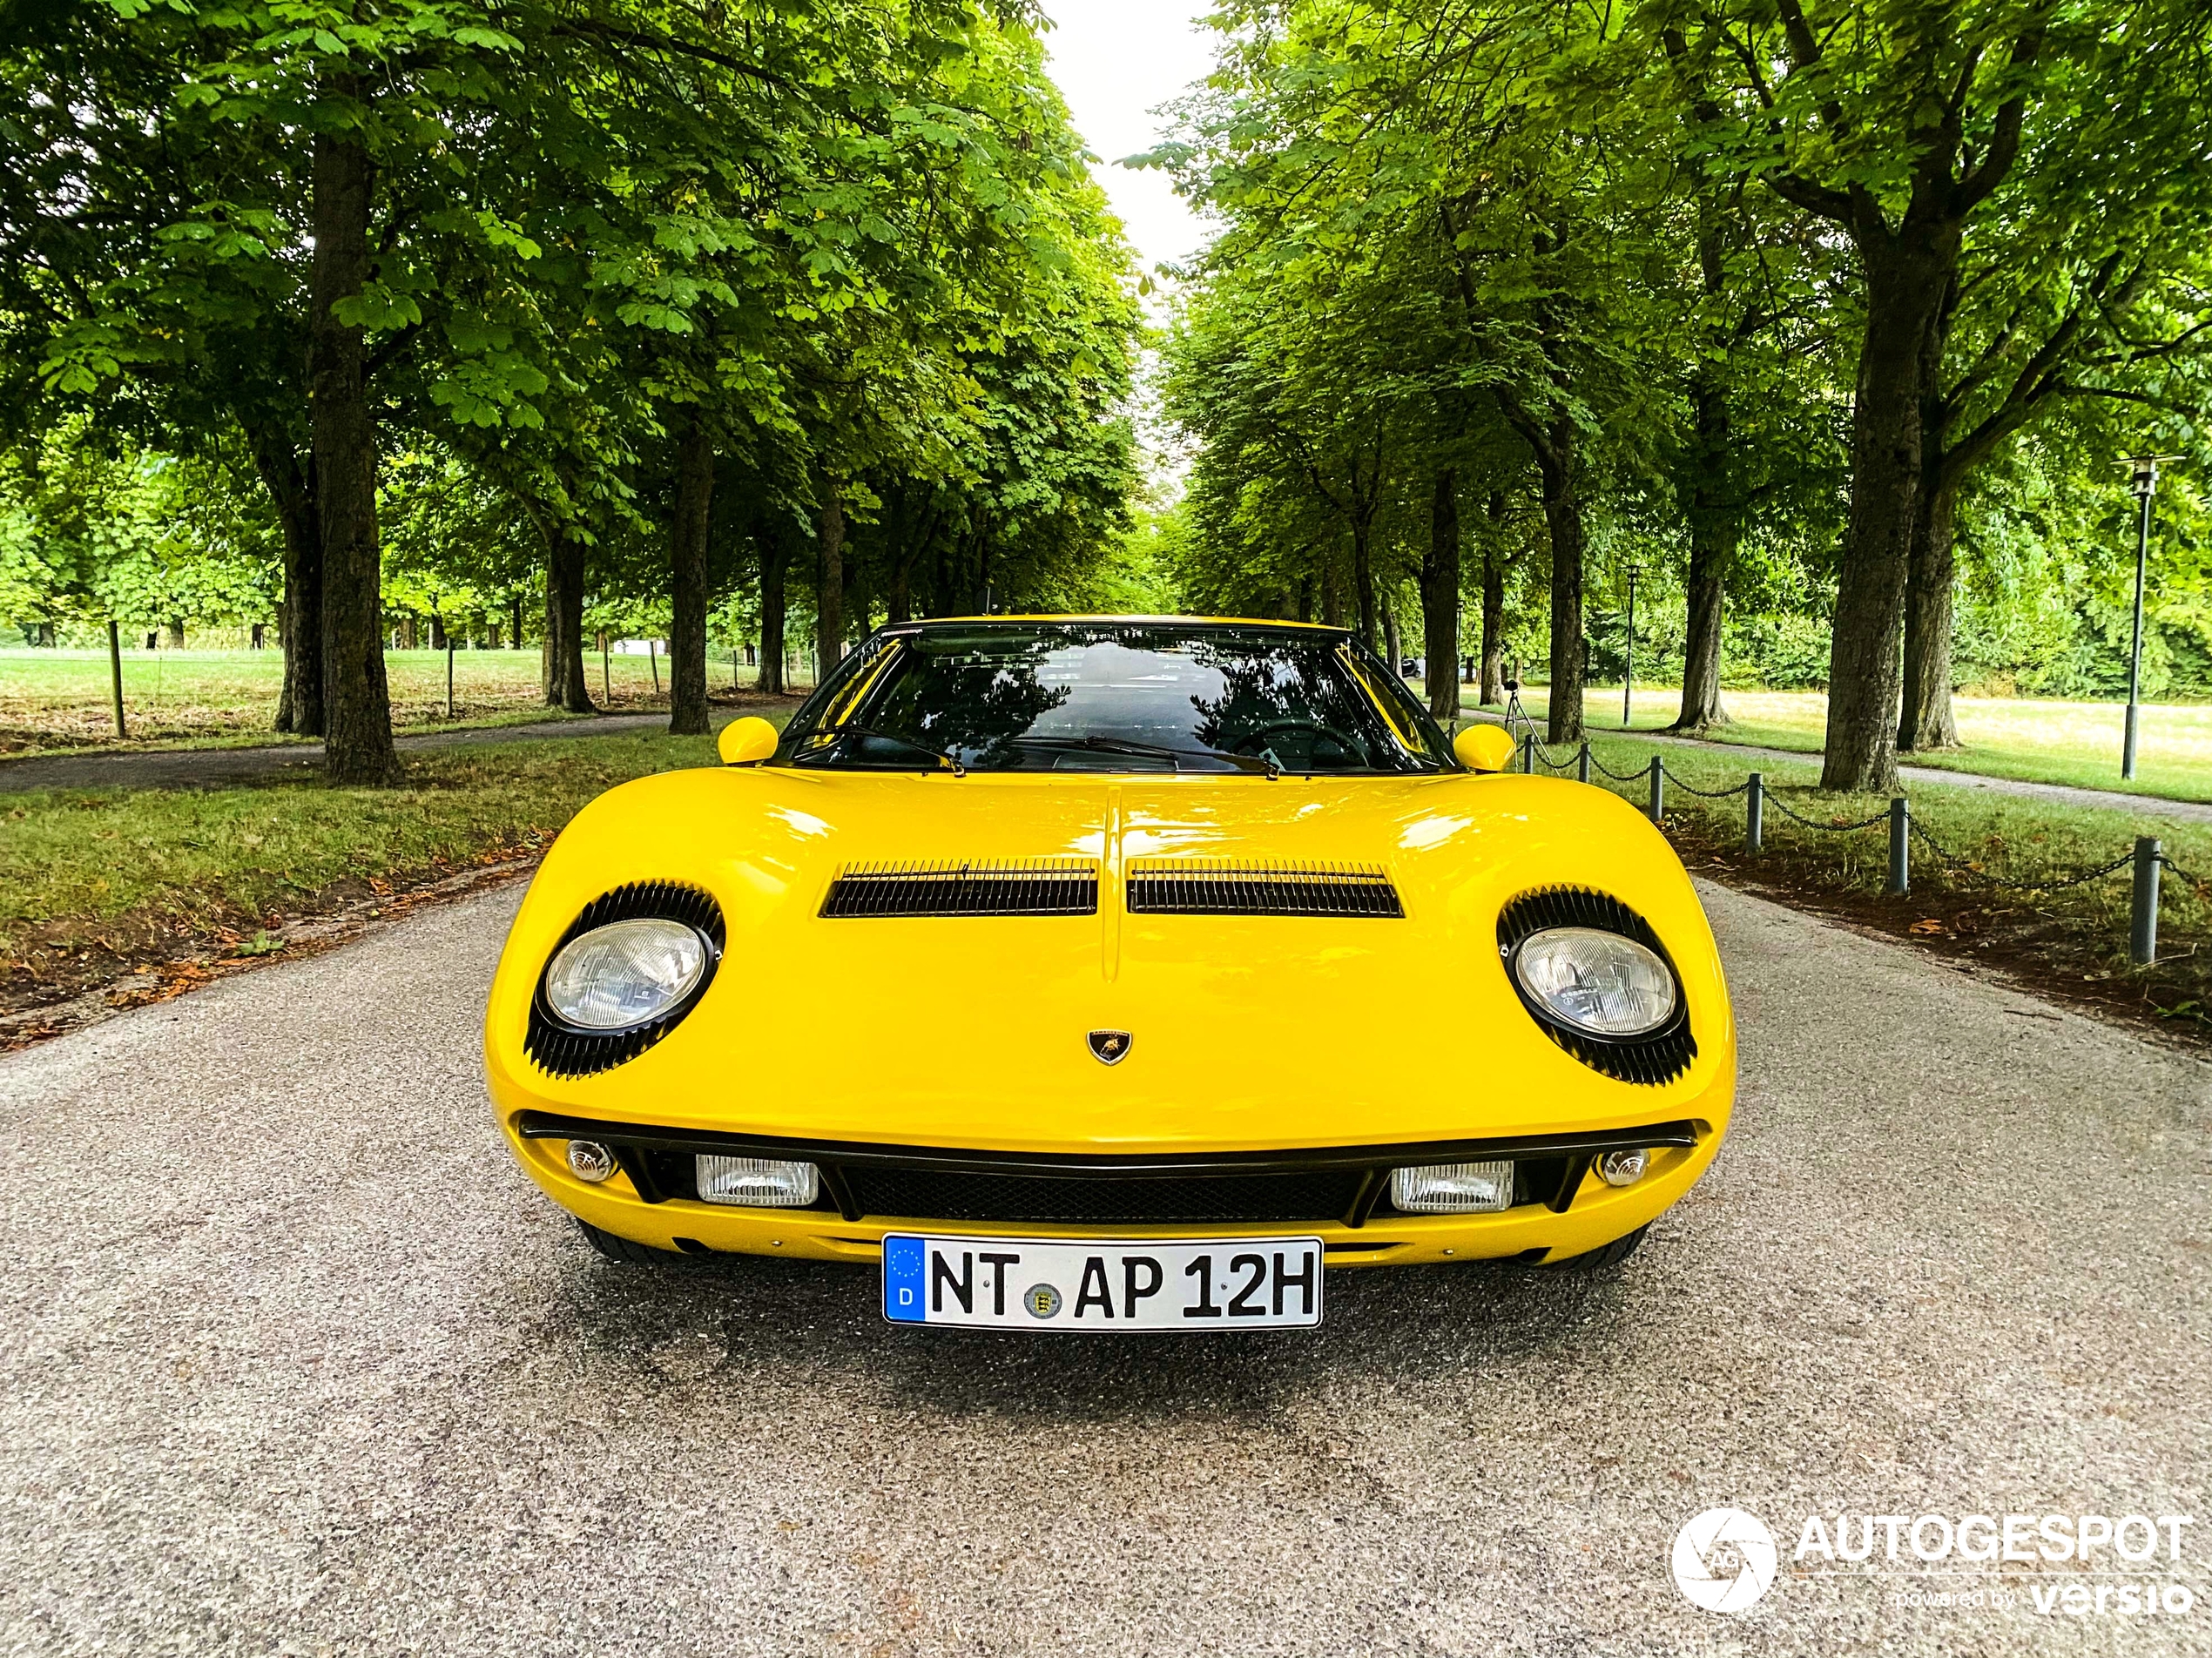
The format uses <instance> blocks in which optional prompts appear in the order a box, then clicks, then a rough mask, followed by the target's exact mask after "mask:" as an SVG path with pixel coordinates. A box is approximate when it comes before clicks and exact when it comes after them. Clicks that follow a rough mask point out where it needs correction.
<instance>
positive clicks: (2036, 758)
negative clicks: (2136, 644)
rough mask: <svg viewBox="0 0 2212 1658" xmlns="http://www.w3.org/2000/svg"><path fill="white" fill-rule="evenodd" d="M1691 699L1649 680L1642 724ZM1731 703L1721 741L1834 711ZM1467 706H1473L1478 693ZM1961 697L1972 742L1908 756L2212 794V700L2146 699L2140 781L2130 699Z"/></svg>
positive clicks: (1796, 740) (1774, 696)
mask: <svg viewBox="0 0 2212 1658" xmlns="http://www.w3.org/2000/svg"><path fill="white" fill-rule="evenodd" d="M1521 704H1522V706H1523V707H1525V708H1527V710H1528V711H1529V712H1530V713H1531V714H1532V715H1534V716H1535V717H1536V718H1538V719H1540V720H1541V718H1543V716H1544V713H1545V711H1546V710H1547V707H1548V699H1547V697H1546V693H1545V691H1544V688H1543V687H1542V686H1541V685H1537V686H1533V687H1528V688H1525V689H1524V690H1523V691H1521ZM1681 705H1682V692H1681V691H1680V689H1679V688H1676V687H1667V686H1651V687H1649V688H1647V687H1645V686H1642V685H1639V686H1637V687H1636V693H1635V701H1634V704H1633V706H1634V709H1635V725H1634V726H1633V728H1632V729H1634V730H1637V731H1656V730H1658V729H1660V728H1662V727H1663V726H1665V725H1667V724H1668V723H1669V721H1670V720H1672V719H1673V718H1674V717H1675V714H1676V711H1677V710H1679V708H1680V707H1681ZM1721 705H1722V706H1723V708H1725V709H1726V710H1727V711H1728V713H1729V716H1730V719H1731V720H1732V721H1733V722H1734V723H1733V724H1732V725H1729V726H1727V727H1726V728H1725V729H1723V731H1718V732H1716V733H1715V734H1714V735H1713V738H1712V739H1711V740H1713V741H1716V742H1727V743H1742V744H1744V745H1748V746H1750V747H1753V748H1779V749H1792V750H1796V751H1800V752H1803V753H1807V754H1817V753H1819V752H1820V749H1821V743H1822V740H1823V734H1824V730H1825V727H1826V725H1827V721H1828V698H1827V695H1826V693H1825V692H1823V691H1724V692H1723V693H1722V697H1721ZM1953 707H1954V708H1955V709H1956V711H1957V715H1958V720H1959V741H1960V742H1961V744H1962V745H1964V746H1962V747H1960V748H1957V749H1953V750H1951V751H1947V752H1944V753H1936V754H1914V755H1911V756H1908V757H1906V758H1907V762H1908V764H1911V765H1937V766H1943V767H1946V769H1948V770H1951V771H1956V772H1980V773H1982V774H1983V775H1985V776H1988V777H2006V778H2026V779H2027V780H2029V781H2031V782H2036V783H2063V784H2067V785H2072V786H2073V787H2075V788H2080V789H2112V790H2117V791H2121V792H2126V793H2129V794H2149V795H2157V796H2160V797H2161V798H2162V799H2169V800H2212V706H2208V705H2206V704H2201V703H2182V704H2145V705H2144V707H2143V713H2142V730H2141V737H2140V738H2139V739H2138V741H2139V748H2138V751H2137V754H2136V763H2135V780H2134V782H2133V783H2126V782H2122V781H2121V776H2120V739H2121V725H2122V722H2123V719H2124V717H2125V715H2126V712H2127V711H2126V709H2125V708H2124V707H2123V706H2122V705H2121V704H2117V703H2064V702H2031V701H2028V700H2027V699H2025V698H1985V697H1960V698H1957V699H1956V700H1955V701H1954V703H1953ZM1467 708H1468V710H1469V711H1473V709H1474V702H1473V700H1472V698H1471V697H1470V698H1468V699H1467ZM1583 713H1584V718H1585V720H1586V721H1587V723H1588V726H1589V729H1590V730H1591V731H1595V732H1602V731H1618V730H1619V729H1620V727H1621V687H1620V686H1618V685H1611V686H1592V687H1591V688H1590V690H1589V691H1588V695H1587V696H1586V697H1585V698H1584V700H1583ZM1739 764H1740V763H1739Z"/></svg>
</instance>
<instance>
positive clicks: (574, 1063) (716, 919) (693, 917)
mask: <svg viewBox="0 0 2212 1658" xmlns="http://www.w3.org/2000/svg"><path fill="white" fill-rule="evenodd" d="M647 918H651V919H654V920H669V921H681V922H682V923H684V925H685V926H686V927H690V928H691V930H692V931H693V932H695V933H698V935H699V936H700V937H701V938H703V939H705V940H706V947H707V948H706V967H705V971H704V972H702V973H701V974H699V981H698V984H696V985H694V986H693V987H691V994H690V995H688V996H686V997H685V998H684V1000H683V1001H681V1002H679V1003H678V1004H677V1006H675V1007H673V1008H670V1009H669V1010H668V1012H666V1013H665V1014H662V1015H661V1016H660V1017H659V1018H658V1019H656V1020H654V1021H652V1022H651V1023H650V1024H645V1025H640V1026H638V1027H637V1028H635V1029H631V1030H623V1031H582V1030H577V1029H576V1028H574V1027H573V1026H570V1025H566V1024H563V1022H562V1021H561V1020H560V1019H559V1017H558V1016H557V1015H556V1014H555V1013H554V1012H553V1010H552V1009H551V1008H549V1007H548V1006H547V1005H546V1001H545V974H546V969H547V968H548V967H551V965H552V962H553V958H554V957H555V956H557V955H558V954H561V951H562V949H563V947H566V946H567V945H568V944H569V942H570V940H574V939H577V938H579V937H581V936H582V935H583V934H584V933H589V932H590V931H591V929H592V928H594V927H604V926H606V925H607V924H608V923H609V922H610V921H634V920H644V919H647ZM724 940H725V928H724V926H723V920H722V907H721V906H720V905H718V904H717V903H716V902H715V901H714V900H713V898H712V896H711V895H710V894H709V893H705V892H703V891H702V890H701V889H699V888H698V887H696V886H689V885H686V884H685V883H684V882H682V881H668V880H655V881H632V882H631V883H630V884H629V885H628V886H617V887H616V888H615V889H614V890H613V891H612V892H610V893H601V894H600V895H599V896H598V897H597V898H595V899H593V900H591V901H590V903H589V904H586V905H585V906H584V907H583V913H582V914H580V915H578V916H577V918H576V920H574V921H572V922H570V925H569V929H568V931H567V932H565V933H562V934H561V937H560V939H559V940H558V941H557V942H556V944H555V945H554V946H553V947H552V948H551V949H550V950H549V951H547V952H546V955H545V965H544V966H543V967H539V968H538V970H537V988H536V991H535V992H534V993H533V994H532V995H531V997H530V1017H529V1029H528V1031H527V1032H526V1033H525V1034H524V1035H523V1052H524V1053H525V1054H527V1055H529V1056H530V1058H531V1060H533V1061H534V1062H536V1065H537V1068H539V1069H540V1070H542V1071H543V1072H545V1073H546V1074H547V1075H552V1076H590V1075H594V1074H595V1073H597V1072H599V1071H604V1070H607V1069H609V1068H611V1067H614V1066H617V1065H620V1064H621V1063H623V1062H624V1061H625V1060H632V1059H635V1058H637V1055H640V1054H642V1053H644V1051H645V1050H646V1049H647V1048H651V1046H652V1045H653V1044H654V1043H655V1042H657V1041H660V1039H661V1038H662V1037H664V1036H665V1035H668V1033H669V1032H670V1031H671V1030H672V1029H674V1028H675V1027H676V1025H677V1024H678V1021H681V1020H682V1019H683V1018H684V1016H685V1014H689V1013H690V1012H691V1009H692V1008H695V1007H696V1006H698V1000H699V998H700V997H701V996H703V995H705V994H706V987H708V986H709V985H711V984H712V983H713V982H714V970H715V968H716V967H717V966H718V965H719V964H720V962H721V960H722V947H723V943H724Z"/></svg>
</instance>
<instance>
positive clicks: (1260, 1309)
mask: <svg viewBox="0 0 2212 1658" xmlns="http://www.w3.org/2000/svg"><path fill="white" fill-rule="evenodd" d="M1321 1276H1322V1275H1321V1240H1320V1239H1319V1238H1318V1237H1222V1238H1177V1239H1175V1240H1174V1241H1173V1242H1169V1241H1166V1240H1163V1239H1159V1238H1132V1239H1129V1240H1127V1241H1121V1242H1116V1241H1114V1240H1110V1239H1092V1238H1049V1239H1046V1238H1033V1237H921V1236H917V1235H915V1234H914V1233H910V1232H894V1233H893V1234H892V1235H891V1236H890V1237H887V1238H885V1239H884V1240H883V1316H884V1317H885V1318H888V1319H890V1320H891V1321H892V1322H893V1323H894V1324H964V1325H967V1326H968V1327H970V1328H976V1327H981V1328H984V1329H1003V1330H1078V1331H1116V1330H1122V1331H1143V1332H1146V1333H1157V1332H1158V1331H1167V1330H1179V1331H1204V1330H1284V1329H1305V1328H1310V1327H1311V1326H1312V1325H1314V1324H1319V1323H1320V1322H1321Z"/></svg>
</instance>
